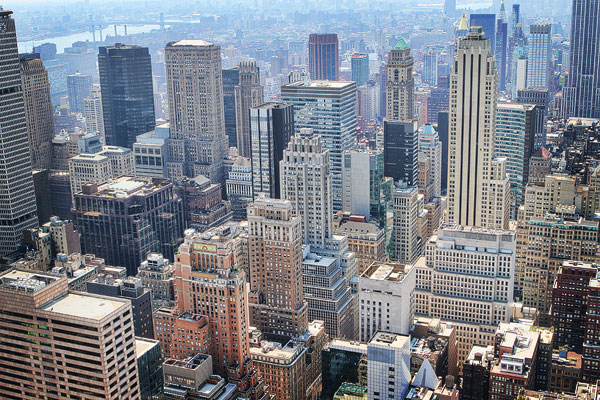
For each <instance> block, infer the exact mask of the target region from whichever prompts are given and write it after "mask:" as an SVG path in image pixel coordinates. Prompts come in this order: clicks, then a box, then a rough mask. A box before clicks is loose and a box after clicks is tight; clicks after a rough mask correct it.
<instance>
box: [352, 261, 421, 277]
mask: <svg viewBox="0 0 600 400" xmlns="http://www.w3.org/2000/svg"><path fill="white" fill-rule="evenodd" d="M409 268H410V267H409V266H406V265H404V264H399V263H383V262H379V261H375V262H373V264H371V266H370V267H369V268H367V270H366V271H365V272H364V273H363V274H362V277H363V278H369V279H373V280H377V281H390V282H402V281H403V280H404V277H405V276H406V274H407V272H408V270H409Z"/></svg>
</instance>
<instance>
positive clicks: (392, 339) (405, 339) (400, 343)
mask: <svg viewBox="0 0 600 400" xmlns="http://www.w3.org/2000/svg"><path fill="white" fill-rule="evenodd" d="M373 344H375V345H378V346H391V347H398V348H402V347H404V346H407V345H410V336H408V335H398V334H396V333H389V332H377V333H376V334H375V336H373V338H372V339H371V341H370V342H369V346H370V345H373Z"/></svg>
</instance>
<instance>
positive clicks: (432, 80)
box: [422, 49, 438, 86]
mask: <svg viewBox="0 0 600 400" xmlns="http://www.w3.org/2000/svg"><path fill="white" fill-rule="evenodd" d="M437 77H438V58H437V53H436V51H435V50H434V49H429V51H427V53H426V54H424V55H423V76H422V80H423V83H427V84H428V85H431V86H435V85H437Z"/></svg>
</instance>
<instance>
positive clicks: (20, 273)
mask: <svg viewBox="0 0 600 400" xmlns="http://www.w3.org/2000/svg"><path fill="white" fill-rule="evenodd" d="M61 278H62V276H60V275H57V274H49V273H44V272H38V271H28V270H22V269H11V270H9V271H7V272H5V273H4V274H2V275H0V283H1V286H2V287H6V288H10V289H14V290H18V291H22V292H36V291H38V290H40V289H43V288H45V287H46V286H47V285H49V284H50V283H52V282H55V281H57V280H59V279H61Z"/></svg>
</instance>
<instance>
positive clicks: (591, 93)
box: [563, 0, 600, 118]
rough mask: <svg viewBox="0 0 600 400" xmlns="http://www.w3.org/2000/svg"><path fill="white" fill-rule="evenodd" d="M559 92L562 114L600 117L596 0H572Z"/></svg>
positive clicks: (599, 32) (599, 23) (599, 17)
mask: <svg viewBox="0 0 600 400" xmlns="http://www.w3.org/2000/svg"><path fill="white" fill-rule="evenodd" d="M563 92H564V93H563V96H564V99H565V107H566V109H565V110H564V112H563V114H564V116H566V117H584V118H600V7H599V6H598V0H573V12H572V17H571V51H570V54H569V76H568V78H567V83H566V85H565V88H564V90H563Z"/></svg>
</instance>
